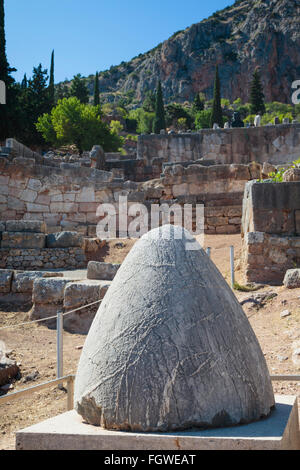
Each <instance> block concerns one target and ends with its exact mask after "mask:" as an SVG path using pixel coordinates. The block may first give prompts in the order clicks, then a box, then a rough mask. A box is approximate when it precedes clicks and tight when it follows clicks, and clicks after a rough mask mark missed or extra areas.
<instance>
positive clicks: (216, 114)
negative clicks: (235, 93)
mask: <svg viewBox="0 0 300 470" xmlns="http://www.w3.org/2000/svg"><path fill="white" fill-rule="evenodd" d="M214 124H218V126H219V127H223V112H222V106H221V85H220V77H219V67H218V65H217V66H216V76H215V86H214V101H213V109H212V114H211V121H210V125H211V127H213V126H214Z"/></svg>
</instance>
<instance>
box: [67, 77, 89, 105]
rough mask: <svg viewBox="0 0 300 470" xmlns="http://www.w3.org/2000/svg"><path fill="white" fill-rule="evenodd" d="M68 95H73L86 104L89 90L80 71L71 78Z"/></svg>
mask: <svg viewBox="0 0 300 470" xmlns="http://www.w3.org/2000/svg"><path fill="white" fill-rule="evenodd" d="M70 96H75V98H78V99H79V101H80V102H81V103H83V104H87V103H88V102H89V90H88V88H87V86H86V84H85V81H84V79H82V77H81V75H80V73H79V74H78V75H75V76H74V78H73V81H72V85H71V88H70Z"/></svg>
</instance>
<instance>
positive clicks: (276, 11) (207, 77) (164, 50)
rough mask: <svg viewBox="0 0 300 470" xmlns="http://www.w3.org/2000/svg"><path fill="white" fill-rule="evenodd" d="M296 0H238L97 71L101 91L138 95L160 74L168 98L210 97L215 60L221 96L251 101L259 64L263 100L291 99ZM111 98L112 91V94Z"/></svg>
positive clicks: (299, 39)
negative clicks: (143, 51) (142, 51)
mask: <svg viewBox="0 0 300 470" xmlns="http://www.w3.org/2000/svg"><path fill="white" fill-rule="evenodd" d="M299 50H300V1H299V0H264V1H263V0H260V1H253V0H245V1H243V0H239V1H237V2H235V4H234V5H233V6H231V7H228V8H226V9H225V10H222V11H220V12H217V13H215V14H214V15H213V16H212V17H210V18H208V19H206V20H204V21H202V22H201V23H197V24H194V25H192V26H191V27H189V28H187V29H186V30H184V31H180V32H177V33H175V34H174V35H173V36H172V37H171V38H170V39H168V40H167V41H165V42H164V43H162V44H160V45H158V46H157V47H156V48H155V49H153V50H151V51H149V52H148V53H146V54H141V55H139V56H138V57H136V58H134V59H132V60H131V61H130V62H127V63H122V64H121V65H119V66H117V67H112V68H111V69H110V70H109V71H106V72H103V73H102V74H100V91H101V92H104V93H106V94H107V98H108V100H109V98H110V96H109V95H110V94H111V93H114V92H116V91H121V92H123V93H126V92H131V93H132V94H133V91H132V90H134V96H135V98H136V99H137V100H138V101H141V100H143V98H144V97H145V93H146V92H147V91H148V90H154V89H155V87H156V84H157V80H158V79H161V81H162V85H163V92H164V97H165V100H166V101H167V102H169V101H178V102H184V101H186V100H189V101H190V100H192V99H193V98H194V96H195V94H196V93H197V92H203V93H205V95H206V98H207V99H210V98H212V94H213V82H214V74H215V65H216V64H219V71H220V76H221V82H222V96H223V97H224V98H228V99H230V100H234V99H236V98H238V97H240V98H242V100H243V101H245V102H246V101H249V83H250V81H251V78H252V74H253V72H254V70H255V68H256V67H257V66H259V67H260V70H261V76H262V81H263V84H264V90H265V95H266V99H267V101H281V102H290V101H291V95H292V90H291V84H292V82H293V81H294V80H296V79H300V54H299ZM111 98H112V96H111Z"/></svg>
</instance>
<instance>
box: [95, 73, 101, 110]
mask: <svg viewBox="0 0 300 470" xmlns="http://www.w3.org/2000/svg"><path fill="white" fill-rule="evenodd" d="M99 94H100V90H99V73H98V72H96V75H95V87H94V106H99V104H100V96H99Z"/></svg>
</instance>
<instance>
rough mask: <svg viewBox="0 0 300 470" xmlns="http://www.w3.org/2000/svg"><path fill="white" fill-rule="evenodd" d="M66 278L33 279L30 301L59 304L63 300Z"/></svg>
mask: <svg viewBox="0 0 300 470" xmlns="http://www.w3.org/2000/svg"><path fill="white" fill-rule="evenodd" d="M68 282H70V280H68V279H60V278H57V279H54V278H50V279H35V280H34V283H33V291H32V301H33V303H36V304H59V303H62V302H63V300H64V291H65V287H66V284H68Z"/></svg>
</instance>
